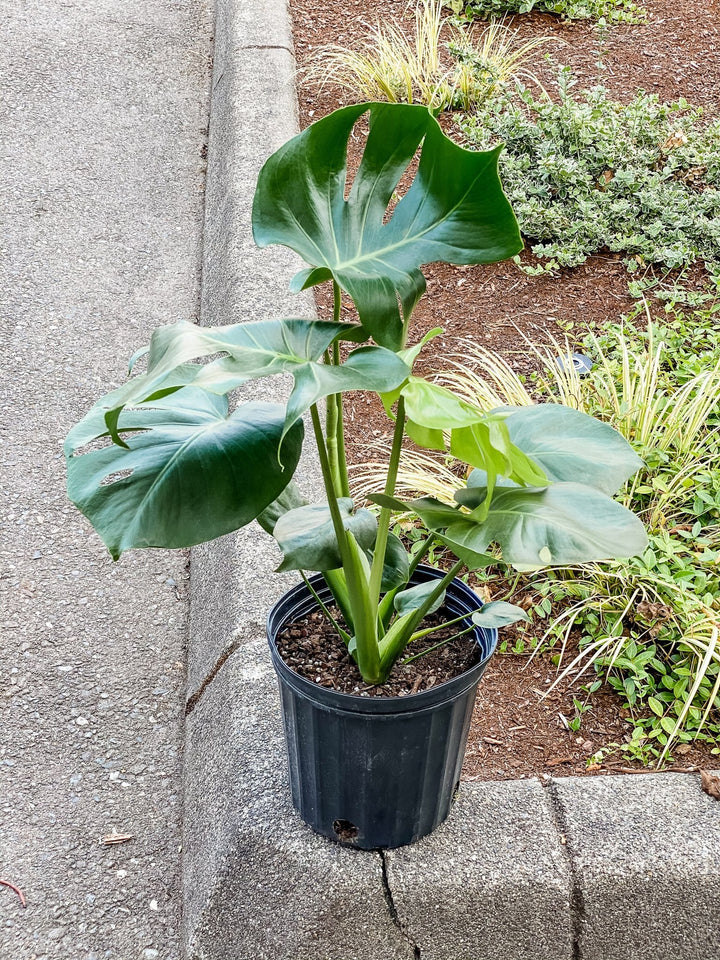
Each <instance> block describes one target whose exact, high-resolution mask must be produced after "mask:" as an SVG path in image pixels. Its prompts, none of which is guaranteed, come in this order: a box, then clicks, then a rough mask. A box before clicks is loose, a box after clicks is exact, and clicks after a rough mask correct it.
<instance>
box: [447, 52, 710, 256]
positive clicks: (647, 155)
mask: <svg viewBox="0 0 720 960" xmlns="http://www.w3.org/2000/svg"><path fill="white" fill-rule="evenodd" d="M460 127H461V129H462V132H463V134H464V135H465V137H466V138H467V140H468V142H469V143H470V144H471V145H472V146H473V147H475V148H478V149H481V148H487V146H488V145H489V144H495V143H504V144H505V147H504V149H503V153H502V156H501V160H500V168H501V176H502V178H503V184H504V187H505V190H506V192H507V194H508V196H509V198H510V200H511V203H512V204H513V206H514V209H515V211H516V213H517V216H518V219H519V221H520V225H521V229H522V231H523V234H524V235H525V236H526V237H528V238H529V239H530V242H531V247H532V251H533V253H535V254H536V255H537V256H538V257H540V258H541V261H542V268H544V269H548V270H552V269H554V268H557V267H573V266H577V265H578V264H581V263H583V262H584V261H585V260H587V258H588V257H589V256H591V255H592V254H593V253H597V252H599V251H602V250H610V251H613V252H615V253H618V254H620V255H621V256H622V257H623V259H624V261H625V263H626V264H627V266H628V269H629V270H631V271H633V272H637V271H642V270H644V269H645V268H647V267H650V266H656V267H664V268H666V269H672V270H675V269H679V268H683V267H688V266H690V265H693V264H698V263H700V264H704V265H706V266H707V268H708V270H709V271H710V272H711V273H715V274H718V273H720V121H712V122H706V121H705V119H704V117H703V113H702V111H701V110H699V109H693V108H692V107H690V105H689V104H688V103H686V102H685V101H684V100H679V101H677V102H675V103H661V102H660V101H659V100H658V98H657V97H656V96H653V95H650V94H646V93H643V92H639V93H638V94H637V95H636V96H635V97H634V98H633V99H632V100H631V101H630V102H629V103H628V104H622V103H619V102H618V101H616V100H614V99H613V98H611V97H610V96H609V95H608V92H607V90H606V89H605V88H604V87H602V86H596V87H593V88H591V89H589V90H578V89H577V84H576V81H575V79H574V78H573V75H572V72H571V70H570V69H569V68H562V69H560V71H559V73H558V78H557V98H556V99H551V98H550V97H548V96H546V95H544V94H540V95H538V94H535V93H533V92H532V91H531V90H530V89H529V88H527V87H524V86H522V85H520V86H519V87H518V90H517V95H511V94H508V93H505V94H503V95H501V96H498V97H495V98H493V99H492V100H491V101H488V102H486V103H485V104H484V106H483V109H482V110H481V111H478V112H477V113H475V114H474V115H472V116H467V117H466V118H464V119H463V120H461V121H460Z"/></svg>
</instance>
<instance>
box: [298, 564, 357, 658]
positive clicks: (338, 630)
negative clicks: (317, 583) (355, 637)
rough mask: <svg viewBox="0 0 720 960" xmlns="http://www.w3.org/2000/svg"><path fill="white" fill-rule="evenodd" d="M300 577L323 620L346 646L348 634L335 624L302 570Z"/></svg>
mask: <svg viewBox="0 0 720 960" xmlns="http://www.w3.org/2000/svg"><path fill="white" fill-rule="evenodd" d="M300 576H301V577H302V578H303V580H304V581H305V586H306V587H307V588H308V590H309V591H310V593H311V594H312V595H313V597H314V598H315V602H316V603H317V605H318V606H319V607H320V609H321V610H322V612H323V615H324V616H325V619H326V620H327V621H328V622H329V623H331V624H332V626H333V628H334V629H335V632H336V633H337V635H338V636H339V637H340V639H341V640H342V642H343V643H344V644H345V646H347V645H348V644H349V643H350V634H349V633H347V631H345V630H343V628H342V627H341V626H340V624H339V623H338V622H337V620H336V619H335V617H334V616H333V615H332V614H331V613H330V611H329V610H328V608H327V606H326V605H325V604H324V603H323V601H322V599H321V598H320V597H319V596H318V594H317V593H316V592H315V589H314V587H313V585H312V584H311V583H310V581H309V580H308V578H307V577H306V576H305V571H304V570H301V571H300Z"/></svg>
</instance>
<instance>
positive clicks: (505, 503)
mask: <svg viewBox="0 0 720 960" xmlns="http://www.w3.org/2000/svg"><path fill="white" fill-rule="evenodd" d="M455 496H456V499H457V500H458V502H460V503H462V504H463V505H464V506H467V507H470V508H473V509H474V508H475V507H477V506H479V505H480V503H482V502H483V501H484V500H485V496H486V491H485V489H484V488H483V487H473V488H467V489H464V490H459V491H458V492H457V493H456V495H455ZM444 536H445V538H447V540H449V541H455V542H457V543H458V544H460V545H465V546H467V547H469V548H470V549H472V550H476V551H477V552H479V553H482V552H484V551H485V550H486V549H487V547H488V546H489V544H491V543H498V544H499V545H500V548H501V550H502V555H503V560H505V562H507V563H512V564H516V565H522V566H524V567H543V566H547V565H548V564H556V565H557V564H568V563H588V562H590V561H593V560H608V559H613V558H621V557H632V556H635V555H636V554H640V553H642V552H643V550H644V549H645V547H646V545H647V535H646V533H645V528H644V527H643V525H642V523H641V522H640V521H639V520H638V519H637V517H636V516H635V515H634V514H633V513H631V512H630V511H629V510H627V509H626V508H625V507H623V506H622V505H621V504H619V503H617V502H616V501H615V500H612V499H611V498H610V497H607V496H605V494H603V493H601V492H600V491H599V490H596V489H595V488H593V487H588V486H585V485H583V484H580V483H554V484H552V485H551V486H549V487H546V488H544V489H535V488H532V487H528V488H520V487H518V488H516V489H511V488H500V487H498V488H496V490H495V492H494V494H493V497H492V501H491V504H490V510H489V512H488V515H487V518H486V519H485V520H483V521H482V522H477V521H476V520H474V519H473V517H472V516H467V515H465V516H464V517H462V518H461V519H460V520H458V522H456V523H455V524H452V525H450V526H448V527H447V529H446V530H445V531H444Z"/></svg>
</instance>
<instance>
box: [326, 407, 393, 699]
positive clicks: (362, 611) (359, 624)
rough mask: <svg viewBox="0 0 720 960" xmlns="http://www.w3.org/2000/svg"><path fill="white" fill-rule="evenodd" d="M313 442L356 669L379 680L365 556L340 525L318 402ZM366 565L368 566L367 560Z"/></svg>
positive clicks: (374, 609)
mask: <svg viewBox="0 0 720 960" xmlns="http://www.w3.org/2000/svg"><path fill="white" fill-rule="evenodd" d="M310 415H311V417H312V425H313V430H314V432H315V443H316V444H317V450H318V457H319V458H320V469H321V471H322V475H323V483H324V485H325V493H326V496H327V498H328V508H329V510H330V517H331V519H332V524H333V529H334V531H335V538H336V539H337V542H338V548H339V550H340V558H341V560H342V567H343V570H344V571H345V579H346V582H347V590H348V600H349V603H350V609H351V611H352V622H353V627H354V628H355V640H356V642H357V649H356V660H357V665H358V669H359V670H360V673H361V674H362V677H363V680H365V682H366V683H371V684H372V683H380V682H381V677H380V651H379V649H378V636H377V607H373V606H372V605H371V604H370V603H369V593H368V584H367V579H366V575H365V571H364V570H363V561H364V557H363V555H362V553H361V551H360V548H359V547H358V545H357V541H356V540H355V538H354V537H353V536H352V534H351V533H349V532H348V531H347V530H346V529H345V526H344V524H343V521H342V516H341V515H340V507H339V505H338V502H337V495H336V493H335V484H334V482H333V475H332V471H331V469H330V461H329V459H328V452H327V447H326V446H325V437H324V436H323V430H322V424H321V423H320V414H319V413H318V408H317V404H315V403H314V404H313V405H312V406H311V407H310ZM364 562H365V566H367V561H364Z"/></svg>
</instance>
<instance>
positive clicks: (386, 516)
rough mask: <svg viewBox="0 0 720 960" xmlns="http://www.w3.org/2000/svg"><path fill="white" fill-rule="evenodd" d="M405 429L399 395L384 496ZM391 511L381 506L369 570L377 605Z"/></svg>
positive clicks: (392, 490)
mask: <svg viewBox="0 0 720 960" xmlns="http://www.w3.org/2000/svg"><path fill="white" fill-rule="evenodd" d="M404 430H405V401H404V399H403V397H400V399H399V400H398V405H397V417H396V419H395V432H394V434H393V443H392V450H391V451H390V463H389V465H388V472H387V477H386V479H385V496H386V497H392V496H393V495H394V494H395V483H396V481H397V474H398V469H399V467H400V453H401V451H402V438H403V433H404ZM391 513H392V511H391V510H390V508H389V507H383V508H382V509H381V511H380V517H379V519H378V532H377V538H376V540H375V554H374V556H373V562H372V569H371V571H370V600H371V602H372V603H374V604H375V606H376V607H377V606H378V604H379V603H380V585H381V583H382V572H383V567H384V566H385V550H386V549H387V542H388V533H389V532H390V516H391Z"/></svg>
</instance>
